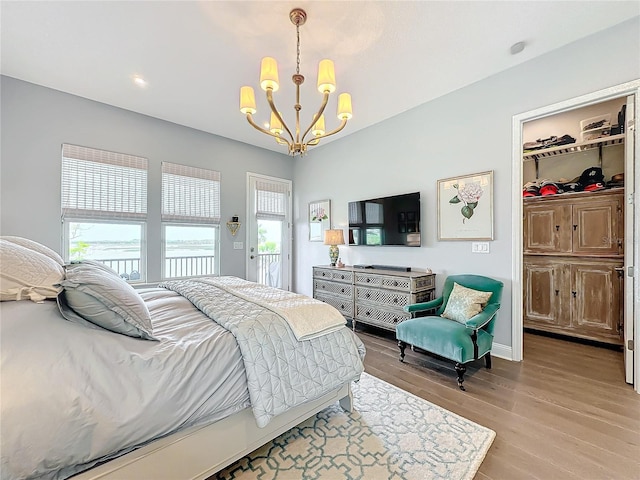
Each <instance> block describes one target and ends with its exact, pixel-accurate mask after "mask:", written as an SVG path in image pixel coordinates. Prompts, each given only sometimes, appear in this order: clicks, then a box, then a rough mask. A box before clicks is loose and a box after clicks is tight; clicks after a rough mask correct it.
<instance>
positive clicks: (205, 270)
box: [164, 255, 215, 278]
mask: <svg viewBox="0 0 640 480" xmlns="http://www.w3.org/2000/svg"><path fill="white" fill-rule="evenodd" d="M213 260H214V256H213V255H199V256H194V257H168V258H165V260H164V277H165V278H176V277H195V276H199V275H213V274H214V273H215V272H214V266H215V264H214V261H213Z"/></svg>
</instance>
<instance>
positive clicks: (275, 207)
mask: <svg viewBox="0 0 640 480" xmlns="http://www.w3.org/2000/svg"><path fill="white" fill-rule="evenodd" d="M286 205H287V185H286V184H284V183H281V182H279V183H276V182H273V183H271V182H267V181H260V180H258V181H256V217H257V218H261V219H269V218H272V219H282V218H284V217H285V215H286V213H287V210H286Z"/></svg>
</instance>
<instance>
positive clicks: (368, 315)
mask: <svg viewBox="0 0 640 480" xmlns="http://www.w3.org/2000/svg"><path fill="white" fill-rule="evenodd" d="M355 317H356V322H358V321H360V322H362V323H366V324H370V325H375V326H378V327H382V328H386V329H387V330H395V329H396V325H398V324H399V323H401V322H404V321H405V320H408V319H409V318H411V316H410V314H408V313H405V312H403V311H402V310H387V309H384V308H379V307H377V306H376V305H365V304H359V303H356V315H355Z"/></svg>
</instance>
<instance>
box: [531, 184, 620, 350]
mask: <svg viewBox="0 0 640 480" xmlns="http://www.w3.org/2000/svg"><path fill="white" fill-rule="evenodd" d="M623 205H624V204H623V193H622V190H621V189H619V190H606V191H602V192H593V193H589V192H582V193H574V194H566V195H559V196H557V197H536V198H532V199H531V200H529V199H525V201H524V219H523V221H524V254H525V255H524V269H523V281H524V305H523V309H524V326H525V327H526V328H532V329H536V330H543V331H548V332H553V333H560V334H564V335H571V336H575V337H580V338H586V339H590V340H596V341H601V342H606V343H614V344H622V319H623V305H622V301H623V297H622V292H623V283H622V282H623V276H622V266H623V261H624V257H623V253H624V252H623V241H622V238H623V218H624V217H623Z"/></svg>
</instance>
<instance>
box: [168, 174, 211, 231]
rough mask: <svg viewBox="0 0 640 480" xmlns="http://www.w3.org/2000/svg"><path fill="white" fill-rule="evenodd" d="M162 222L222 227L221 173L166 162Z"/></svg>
mask: <svg viewBox="0 0 640 480" xmlns="http://www.w3.org/2000/svg"><path fill="white" fill-rule="evenodd" d="M162 221H164V222H181V223H208V224H214V223H220V172H217V171H215V170H207V169H204V168H196V167H189V166H186V165H178V164H176V163H169V162H162Z"/></svg>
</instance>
